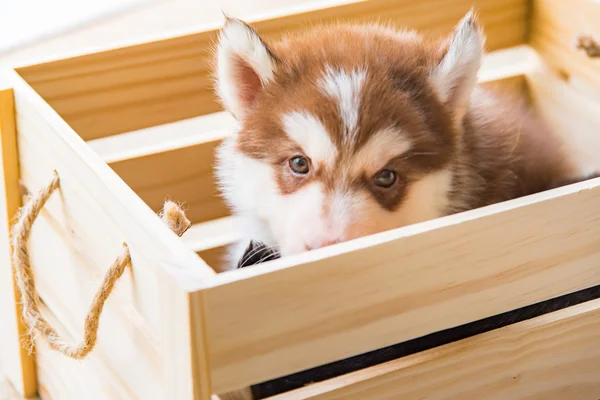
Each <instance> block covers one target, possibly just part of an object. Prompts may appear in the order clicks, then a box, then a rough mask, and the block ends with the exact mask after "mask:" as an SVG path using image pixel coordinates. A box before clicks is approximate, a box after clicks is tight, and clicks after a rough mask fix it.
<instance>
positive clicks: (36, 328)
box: [11, 171, 191, 359]
mask: <svg viewBox="0 0 600 400" xmlns="http://www.w3.org/2000/svg"><path fill="white" fill-rule="evenodd" d="M59 186H60V179H59V176H58V173H57V172H56V171H54V175H53V178H52V181H51V182H50V183H49V184H48V185H46V186H45V187H43V188H41V189H40V190H39V192H38V193H37V194H36V195H35V196H32V197H31V198H30V199H29V201H27V203H26V204H25V205H24V206H23V207H22V208H21V209H20V211H19V214H18V219H17V222H16V223H15V224H14V226H13V228H12V238H11V240H12V248H13V251H12V266H13V274H14V279H15V282H16V286H17V289H18V292H19V295H20V301H21V306H22V318H23V323H24V324H25V326H26V328H27V336H28V337H29V349H30V350H31V349H32V348H33V343H34V341H35V339H36V338H37V337H43V338H44V339H45V340H46V341H47V343H48V345H49V346H50V348H51V349H53V350H57V351H59V352H61V353H63V354H64V355H66V356H68V357H71V358H74V359H82V358H85V357H86V356H87V355H88V354H89V353H90V352H91V351H92V350H93V349H94V346H95V345H96V340H97V334H98V323H99V320H100V315H101V314H102V309H103V307H104V303H105V302H106V299H108V297H109V296H110V294H111V293H112V291H113V289H114V287H115V284H116V283H117V281H118V280H119V278H120V277H121V276H122V275H123V272H124V271H125V268H126V267H127V266H128V265H129V264H130V263H131V255H130V253H129V247H128V246H127V244H126V243H123V249H122V251H121V254H120V255H119V256H118V257H117V258H116V259H115V260H114V261H113V262H112V264H111V265H110V266H109V267H108V270H107V271H106V273H105V275H104V279H103V280H102V284H101V285H100V288H99V289H98V291H97V292H96V295H95V296H94V299H93V300H92V303H91V305H90V308H89V311H88V313H87V315H86V317H85V323H84V334H83V341H82V342H81V343H79V344H69V343H67V342H65V340H64V339H63V338H61V336H60V335H59V334H58V333H57V332H56V330H55V329H54V328H53V327H52V325H51V324H50V323H49V322H48V321H47V320H46V319H45V318H44V316H43V315H42V314H41V313H40V308H39V304H40V297H39V294H38V292H37V290H36V287H35V281H34V278H33V268H32V267H31V260H30V258H29V251H28V249H27V243H28V241H29V235H30V234H31V229H32V227H33V223H34V222H35V220H36V218H37V217H38V215H39V213H40V212H41V210H42V208H43V207H44V205H45V204H46V202H47V201H48V199H49V198H50V196H51V195H52V193H53V192H54V191H55V190H56V189H58V188H59ZM160 217H161V218H162V220H163V221H164V222H165V223H167V225H168V226H169V227H170V228H171V229H172V230H173V231H174V232H175V233H176V234H177V235H179V236H181V235H183V234H184V233H185V231H186V230H187V229H188V228H189V227H190V226H191V223H190V221H189V220H188V219H187V218H186V216H185V214H184V212H183V210H181V208H180V207H179V206H178V205H177V204H175V203H174V202H172V201H166V202H165V206H164V208H163V210H162V211H161V213H160Z"/></svg>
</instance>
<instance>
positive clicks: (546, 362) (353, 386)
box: [269, 300, 600, 400]
mask: <svg viewBox="0 0 600 400" xmlns="http://www.w3.org/2000/svg"><path fill="white" fill-rule="evenodd" d="M599 331H600V300H594V301H589V302H587V303H583V304H580V305H577V306H573V307H569V308H567V309H564V310H560V311H556V312H553V313H550V314H546V315H543V316H540V317H537V318H534V319H532V320H529V321H524V322H520V323H517V324H514V325H511V326H508V327H504V328H500V329H498V330H495V331H491V332H488V333H484V334H481V335H478V336H474V337H472V338H468V339H464V340H461V341H458V342H454V343H451V344H448V345H445V346H441V347H439V348H436V349H432V350H428V351H425V352H421V353H418V354H415V355H411V356H408V357H404V358H402V359H398V360H395V361H392V362H389V363H385V364H381V365H378V366H375V367H371V368H369V369H367V370H362V371H358V372H356V373H352V374H348V375H345V376H341V377H339V378H334V379H331V380H329V381H326V382H323V383H319V384H315V385H311V386H307V387H305V388H302V389H298V390H295V391H293V392H289V393H284V394H281V395H277V396H272V397H269V400H304V399H314V400H317V399H318V400H326V399H327V400H333V399H348V400H352V399H356V400H358V399H380V400H384V399H390V400H391V399H399V398H401V399H403V400H418V399H425V398H427V399H442V398H443V399H446V400H480V399H486V400H505V399H511V400H521V399H523V400H524V399H527V400H564V399H569V400H588V399H598V398H600V369H598V365H600V346H598V332H599Z"/></svg>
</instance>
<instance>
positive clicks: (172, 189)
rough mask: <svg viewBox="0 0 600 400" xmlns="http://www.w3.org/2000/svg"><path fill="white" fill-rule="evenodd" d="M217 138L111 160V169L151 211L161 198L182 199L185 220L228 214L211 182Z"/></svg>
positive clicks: (193, 220)
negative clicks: (144, 154) (112, 161)
mask: <svg viewBox="0 0 600 400" xmlns="http://www.w3.org/2000/svg"><path fill="white" fill-rule="evenodd" d="M219 144H220V141H219V140H210V141H207V142H200V143H197V144H194V145H190V146H186V147H182V148H177V149H174V150H170V151H164V152H159V153H154V154H150V155H146V156H142V157H138V158H132V159H126V160H123V161H118V162H114V163H111V164H110V166H111V168H112V169H113V170H114V171H115V172H116V173H117V174H118V175H119V176H120V177H121V179H123V180H124V181H125V183H127V184H128V185H129V187H130V188H131V189H133V190H134V191H135V192H136V194H137V195H138V196H140V198H142V200H144V201H145V202H146V204H148V205H149V206H150V207H151V208H152V209H153V210H154V211H155V212H156V211H158V210H160V209H161V208H162V205H163V203H164V201H165V199H167V198H170V199H173V200H174V201H177V202H183V203H184V206H185V211H186V215H187V217H188V219H189V220H190V221H191V222H192V223H199V222H204V221H208V220H211V219H215V218H220V217H224V216H226V215H228V214H229V209H228V207H227V206H226V205H225V203H224V202H223V201H222V200H221V198H220V196H219V192H218V190H217V185H216V182H215V177H214V172H213V166H214V164H215V150H216V148H217V146H218V145H219Z"/></svg>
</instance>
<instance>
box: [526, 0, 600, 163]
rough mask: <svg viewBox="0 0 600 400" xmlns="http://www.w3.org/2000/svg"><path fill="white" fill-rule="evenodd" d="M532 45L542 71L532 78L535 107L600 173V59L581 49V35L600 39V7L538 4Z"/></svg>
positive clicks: (555, 1)
mask: <svg viewBox="0 0 600 400" xmlns="http://www.w3.org/2000/svg"><path fill="white" fill-rule="evenodd" d="M532 3H533V6H532V20H531V21H532V22H531V37H530V44H531V46H532V47H533V48H535V49H536V51H537V52H538V53H539V55H540V57H539V62H540V68H538V69H537V70H535V71H534V72H535V73H533V74H531V75H530V76H529V77H528V84H529V86H530V88H531V95H532V97H534V102H533V103H534V104H535V105H536V108H537V110H538V111H539V112H540V113H541V115H542V116H543V117H544V119H545V120H546V121H548V122H549V126H551V127H552V128H554V129H555V130H556V131H557V132H558V133H559V134H560V135H561V136H563V137H565V138H566V139H567V142H568V143H569V144H570V145H571V146H572V148H573V150H575V151H576V152H577V153H578V158H579V160H580V162H581V164H582V166H584V167H585V164H588V165H593V166H594V167H596V168H599V169H600V160H599V158H598V152H599V151H600V134H598V132H600V121H599V120H598V119H597V118H589V116H590V115H598V113H599V112H600V107H599V106H598V104H600V58H595V59H592V58H589V57H588V56H587V55H586V53H585V52H584V51H583V50H578V49H577V48H576V38H577V36H578V35H592V36H593V37H594V38H595V39H596V40H599V39H600V25H598V21H599V20H600V3H599V2H594V1H582V0H573V1H572V2H564V1H560V0H536V1H533V2H532Z"/></svg>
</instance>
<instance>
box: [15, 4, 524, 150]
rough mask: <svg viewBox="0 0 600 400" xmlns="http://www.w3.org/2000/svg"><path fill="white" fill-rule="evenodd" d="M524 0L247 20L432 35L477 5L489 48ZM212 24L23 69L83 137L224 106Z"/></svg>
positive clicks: (264, 30) (518, 34) (500, 43)
mask: <svg viewBox="0 0 600 400" xmlns="http://www.w3.org/2000/svg"><path fill="white" fill-rule="evenodd" d="M527 3H528V2H527V1H526V0H477V1H475V2H473V0H428V1H426V2H421V3H418V2H414V1H413V0H371V1H359V2H350V3H349V4H342V5H336V6H331V7H326V8H321V9H313V10H308V11H303V12H299V13H296V12H294V10H288V13H290V15H286V14H283V15H278V16H275V17H273V18H268V19H258V18H254V19H250V20H249V21H251V22H255V23H254V24H253V26H255V27H256V29H257V30H258V31H259V33H261V34H263V35H264V37H265V38H267V40H271V39H273V38H276V37H279V36H280V35H281V34H282V33H283V32H293V31H298V30H302V29H305V28H306V26H307V25H308V24H309V23H321V22H332V21H375V20H383V21H391V22H393V23H394V24H396V25H398V26H400V27H407V28H414V29H418V30H420V31H423V32H428V33H431V34H433V35H441V34H446V33H449V32H450V30H451V29H452V27H453V26H454V25H455V24H456V23H457V22H458V21H459V20H460V18H461V17H462V16H463V15H464V14H465V13H466V12H467V11H468V10H469V9H470V8H471V7H472V6H475V7H476V9H477V11H478V13H479V15H480V18H481V22H482V24H483V25H484V27H485V30H486V35H487V45H488V48H489V49H490V50H495V49H500V48H506V47H509V46H514V45H518V44H522V43H523V42H524V40H525V32H526V13H527ZM216 33H217V32H216V30H215V29H211V30H208V31H205V32H201V33H198V34H192V35H187V36H183V37H177V38H173V39H167V40H163V41H158V42H152V43H148V44H142V45H137V46H132V47H128V48H123V49H117V50H113V51H107V52H103V53H98V54H93V55H88V56H82V57H78V58H74V59H69V60H64V61H56V62H51V63H47V64H42V65H36V66H31V67H27V68H22V69H20V70H19V72H20V74H21V75H22V76H23V77H24V78H25V79H26V80H27V81H28V82H29V83H30V84H31V85H32V86H33V87H34V88H35V89H36V90H37V91H38V92H39V93H40V94H41V95H42V96H43V97H44V98H45V99H46V100H47V101H48V102H49V103H50V104H51V105H52V107H53V108H54V109H56V110H57V111H58V113H59V114H60V115H61V116H62V117H63V118H64V119H65V120H66V121H67V122H68V123H69V124H70V125H71V126H72V127H73V128H74V129H75V131H77V132H78V133H79V134H81V135H82V137H84V138H85V139H93V138H99V137H104V136H110V135H114V134H118V133H122V132H128V131H132V130H136V129H141V128H145V127H150V126H154V125H159V124H165V123H168V122H173V121H177V120H181V119H184V118H191V117H195V116H198V115H202V114H207V113H212V112H216V111H219V110H221V106H220V105H219V103H218V102H217V101H216V97H215V96H214V93H213V85H212V78H211V72H210V70H209V69H210V65H211V57H212V55H211V52H212V46H213V45H214V41H215V39H216Z"/></svg>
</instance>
